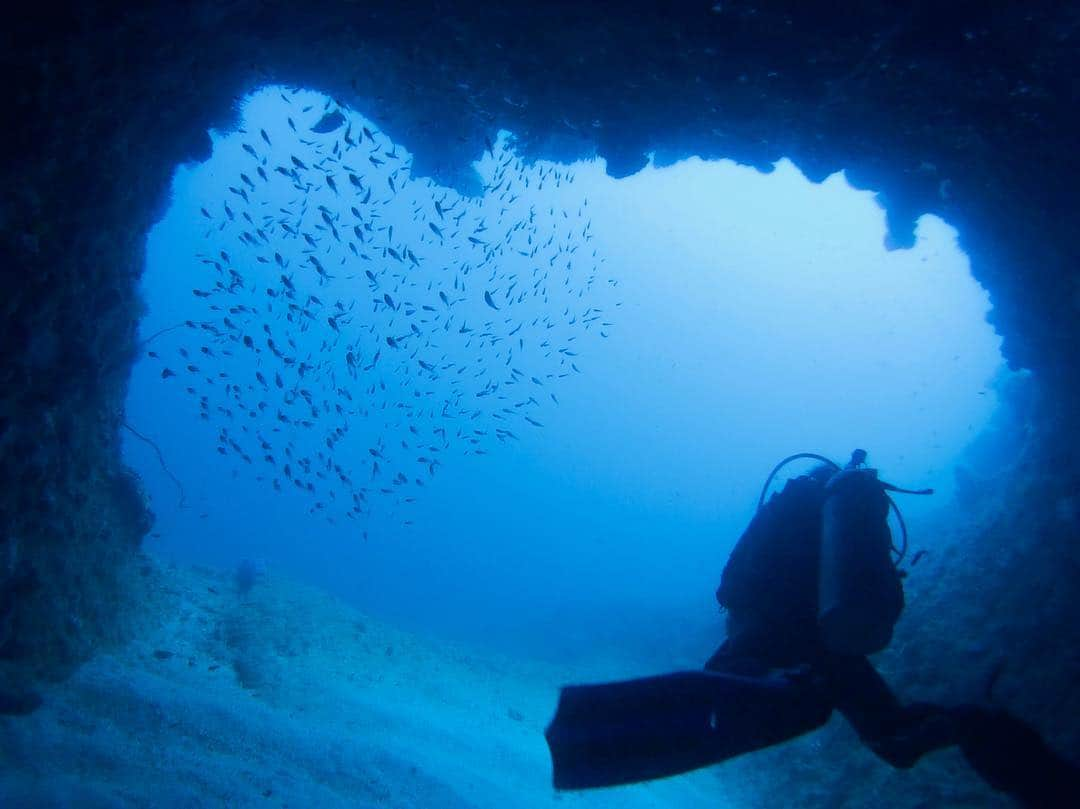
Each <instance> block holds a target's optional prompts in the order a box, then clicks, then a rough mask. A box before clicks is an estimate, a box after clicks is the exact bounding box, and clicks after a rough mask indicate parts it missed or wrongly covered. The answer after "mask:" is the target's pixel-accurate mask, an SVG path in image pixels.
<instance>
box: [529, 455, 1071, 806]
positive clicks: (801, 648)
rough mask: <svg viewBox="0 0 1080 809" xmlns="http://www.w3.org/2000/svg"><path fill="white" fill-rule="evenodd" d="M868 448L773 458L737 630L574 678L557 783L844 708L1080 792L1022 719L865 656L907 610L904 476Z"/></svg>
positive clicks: (743, 542)
mask: <svg viewBox="0 0 1080 809" xmlns="http://www.w3.org/2000/svg"><path fill="white" fill-rule="evenodd" d="M806 457H810V458H816V459H817V460H819V461H821V462H822V464H821V465H820V466H818V467H816V468H815V469H813V470H812V471H811V472H809V473H808V474H806V475H803V476H800V477H797V478H794V479H792V480H789V481H788V482H787V484H786V485H785V486H784V489H783V491H782V492H780V493H779V494H774V495H773V496H772V497H771V498H770V499H769V501H768V502H767V503H766V502H765V495H766V493H767V492H768V489H769V484H770V483H771V482H772V479H773V477H775V475H776V473H777V472H778V471H779V470H780V469H781V468H782V467H783V466H784V465H785V464H786V463H787V462H789V461H791V460H794V459H796V458H806ZM865 461H866V453H865V452H864V451H863V450H856V451H855V452H854V453H852V457H851V461H850V462H849V463H848V465H847V466H846V467H844V468H843V469H841V468H840V467H839V466H838V465H837V464H835V463H833V462H832V461H829V460H828V459H827V458H823V457H822V456H819V455H812V454H809V453H800V454H799V455H794V456H791V457H790V458H786V459H785V460H784V461H782V462H781V463H780V464H778V465H777V467H776V468H774V469H773V471H772V474H770V475H769V479H768V481H766V484H765V488H764V489H763V491H762V493H761V499H760V500H759V502H758V510H757V513H756V514H755V515H754V517H753V519H752V520H751V522H750V525H749V526H748V527H747V529H746V531H745V532H744V533H743V535H742V537H741V538H740V539H739V542H738V543H737V544H736V546H735V549H734V550H733V551H732V553H731V557H730V558H729V559H728V562H727V565H726V567H725V568H724V572H723V574H722V577H721V582H720V587H719V589H718V590H717V592H716V598H717V601H718V602H719V603H720V606H721V607H722V608H723V609H726V610H727V638H726V639H725V640H724V643H723V644H722V645H721V646H720V648H719V649H718V650H717V651H716V652H715V654H713V656H712V657H710V658H709V660H708V661H707V662H706V663H705V667H704V668H705V670H704V671H686V672H678V673H675V674H668V675H661V676H656V677H646V678H642V679H637V680H629V681H625V682H617V683H607V684H601V685H578V686H568V687H566V688H564V689H563V690H562V694H561V697H560V700H559V706H558V710H557V711H556V714H555V717H554V719H552V721H551V724H550V725H549V726H548V728H547V730H546V732H545V736H546V738H547V742H548V746H549V748H550V750H551V757H552V763H553V771H554V783H555V787H556V788H557V789H586V788H592V787H603V786H613V785H616V784H629V783H635V782H639V781H645V780H649V779H653V778H663V777H666V776H670V775H675V774H678V773H683V772H687V771H690V770H693V769H697V768H699V767H705V766H708V765H711V764H716V763H719V762H721V761H724V760H725V759H728V758H731V757H733V756H736V755H740V754H742V753H747V752H750V751H753V750H758V749H761V748H764V747H768V746H771V745H774V744H778V743H780V742H784V741H787V740H789V739H793V738H795V737H796V736H800V735H802V734H804V733H807V732H809V731H811V730H814V729H816V728H818V727H820V726H821V725H823V724H824V723H825V721H826V720H827V719H828V718H829V716H830V714H831V713H832V711H833V709H834V708H836V709H838V710H839V711H840V712H841V713H842V714H843V715H844V717H845V718H846V719H847V720H848V721H849V722H850V723H851V724H852V726H853V727H854V729H855V731H856V732H857V733H858V735H859V738H860V739H861V740H862V742H863V743H864V744H866V745H867V746H868V747H869V748H870V749H871V750H872V751H873V752H874V753H875V754H877V755H878V756H879V757H880V758H881V759H883V760H884V761H886V762H888V763H889V764H891V765H892V766H894V767H898V768H903V769H906V768H909V767H912V766H913V765H914V764H915V763H916V762H917V761H918V760H919V759H920V758H921V757H922V756H923V755H925V754H926V753H929V752H931V751H933V750H937V749H940V748H943V747H948V746H952V745H958V746H959V747H960V749H961V750H962V751H963V754H964V756H965V757H966V759H967V761H968V763H969V764H970V765H971V766H972V768H973V769H974V770H975V772H977V773H978V774H979V775H980V776H981V777H982V778H983V779H984V780H985V781H986V782H987V783H989V784H990V785H991V786H992V787H993V788H995V789H997V790H1000V791H1002V792H1005V793H1007V794H1009V795H1010V796H1012V797H1013V798H1014V799H1016V800H1018V801H1020V802H1021V803H1022V804H1023V805H1025V806H1031V807H1066V806H1067V807H1074V806H1080V768H1077V767H1076V766H1075V765H1073V764H1072V763H1070V762H1068V761H1067V760H1065V759H1064V758H1062V757H1060V756H1058V755H1057V754H1056V753H1054V752H1053V751H1051V750H1050V748H1049V747H1048V746H1047V745H1046V744H1045V742H1044V741H1043V740H1042V738H1041V737H1040V735H1039V734H1038V732H1037V731H1035V730H1034V729H1033V728H1032V727H1030V726H1029V725H1027V724H1026V723H1025V722H1023V721H1021V720H1020V719H1017V718H1015V717H1013V716H1012V715H1010V714H1009V713H1007V712H1006V711H1004V710H1001V709H999V708H996V707H991V706H986V705H979V704H966V705H960V706H958V707H952V708H949V707H944V706H940V705H934V704H929V703H912V704H909V705H902V704H901V703H900V702H899V701H898V700H897V698H896V697H895V696H894V695H893V693H892V692H891V691H890V690H889V687H888V686H887V685H886V684H885V681H884V680H883V679H882V678H881V676H880V675H879V674H878V672H877V671H876V670H875V669H874V667H873V666H872V665H871V664H870V662H869V661H868V660H867V658H866V655H868V654H872V653H874V652H878V651H881V650H882V649H884V648H885V647H886V646H887V645H888V643H889V641H890V640H891V639H892V631H893V625H894V624H895V623H896V620H897V618H898V617H899V615H900V612H901V610H902V609H903V604H904V595H903V588H902V583H901V573H900V571H899V570H898V568H897V565H898V564H899V561H900V559H902V557H903V552H904V551H905V550H906V545H907V536H906V529H905V528H904V526H903V521H902V520H901V521H900V527H901V532H902V534H903V542H902V543H901V547H900V549H895V548H893V543H892V535H891V533H890V530H889V526H888V522H887V518H888V514H889V509H890V507H893V508H895V504H893V502H892V500H891V498H890V497H889V495H888V494H887V492H889V491H901V492H903V491H907V490H904V489H898V488H896V487H895V486H891V485H889V484H887V483H883V482H882V481H880V480H878V477H877V470H875V469H870V468H867V467H866V466H865ZM908 493H913V494H928V493H930V490H923V491H921V492H908ZM897 515H898V516H899V512H897ZM894 550H895V551H896V552H897V553H898V555H899V557H900V558H899V559H897V560H896V561H894V560H893V558H892V553H893V551H894ZM996 673H998V672H996ZM996 673H995V674H996Z"/></svg>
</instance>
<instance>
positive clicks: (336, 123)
mask: <svg viewBox="0 0 1080 809" xmlns="http://www.w3.org/2000/svg"><path fill="white" fill-rule="evenodd" d="M344 123H345V116H344V115H342V114H341V112H340V111H339V110H334V111H333V112H328V113H326V115H324V116H323V117H322V118H320V119H319V122H318V123H317V124H315V126H313V127H311V131H312V132H316V133H318V134H320V135H325V134H327V133H328V132H333V131H334V130H335V129H340V128H341V126H342V125H343V124H344Z"/></svg>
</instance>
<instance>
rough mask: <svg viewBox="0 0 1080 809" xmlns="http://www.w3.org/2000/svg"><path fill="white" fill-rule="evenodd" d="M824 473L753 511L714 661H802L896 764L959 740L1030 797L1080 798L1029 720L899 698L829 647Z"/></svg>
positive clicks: (715, 667)
mask: <svg viewBox="0 0 1080 809" xmlns="http://www.w3.org/2000/svg"><path fill="white" fill-rule="evenodd" d="M824 498H825V489H824V480H823V476H821V475H819V476H816V477H815V476H807V477H802V478H796V479H794V480H791V481H789V482H788V484H787V485H786V486H785V487H784V490H783V491H782V492H781V493H780V494H778V495H774V496H773V497H772V498H771V499H770V500H769V502H768V503H766V504H765V505H764V506H763V507H762V508H761V509H759V511H758V512H757V514H756V515H755V516H754V519H753V520H752V521H751V523H750V525H749V526H748V528H747V529H746V532H745V533H744V534H743V536H742V537H741V538H740V540H739V542H738V544H737V545H736V547H735V550H734V551H733V552H732V554H731V557H730V559H729V560H728V564H727V566H726V567H725V569H724V573H723V576H722V578H721V583H720V587H719V588H718V590H717V593H716V597H717V601H719V603H720V604H721V606H722V607H724V608H725V609H726V610H727V613H728V614H727V624H728V636H727V638H726V640H725V641H724V643H723V645H722V646H721V647H720V648H719V649H718V650H717V651H716V653H715V654H713V656H712V657H711V658H709V660H708V661H707V662H706V664H705V668H706V669H707V670H709V671H715V672H723V673H729V674H738V675H743V676H747V675H749V676H764V675H765V674H766V673H768V672H769V671H770V670H776V669H782V670H799V669H803V670H804V672H805V674H804V675H803V676H804V678H805V677H809V678H812V680H813V681H814V682H815V683H816V685H817V689H818V690H819V691H820V693H821V694H822V695H823V697H824V699H825V700H826V701H827V702H828V704H830V705H832V706H833V707H835V708H836V709H837V710H839V711H840V712H841V713H842V714H843V715H844V717H845V718H846V719H847V720H848V721H849V722H850V723H851V724H852V726H853V727H854V729H855V731H856V732H857V733H858V735H859V738H860V739H862V741H863V742H864V743H865V744H866V745H867V746H868V747H869V748H870V749H871V750H873V751H874V752H875V753H876V754H877V755H878V756H880V757H881V758H882V759H884V760H885V761H887V762H888V763H889V764H891V765H893V766H895V767H904V768H906V767H911V766H912V765H914V764H915V762H916V761H918V759H919V758H920V757H921V756H923V755H924V754H926V753H928V752H930V751H932V750H936V749H939V748H941V747H946V746H949V745H954V744H956V745H960V746H961V749H962V750H963V751H964V753H965V755H966V757H967V759H968V761H969V762H970V763H971V764H972V766H973V767H974V768H975V769H976V771H977V772H978V773H979V774H980V775H981V776H982V777H983V778H984V779H986V780H987V781H988V782H989V783H990V784H991V785H993V786H994V787H996V788H997V789H1001V790H1004V791H1006V792H1009V793H1010V794H1012V795H1013V796H1014V797H1016V798H1018V799H1019V800H1021V801H1022V802H1024V803H1025V804H1027V805H1029V806H1037V807H1043V806H1045V807H1057V806H1062V807H1064V806H1070V807H1071V806H1080V773H1078V771H1077V769H1076V768H1075V767H1073V766H1072V765H1070V764H1069V763H1068V762H1067V761H1065V760H1064V759H1062V758H1060V757H1058V756H1056V755H1055V754H1054V753H1053V752H1052V751H1050V750H1049V748H1047V747H1046V745H1045V744H1044V743H1043V742H1042V740H1041V738H1040V737H1039V735H1038V734H1037V733H1036V732H1035V731H1034V730H1033V729H1031V728H1030V727H1029V726H1028V725H1026V724H1025V723H1023V722H1021V721H1020V720H1018V719H1015V718H1014V717H1012V716H1010V715H1009V714H1007V713H1005V712H1004V711H1001V710H997V709H992V708H986V707H982V706H976V705H966V706H960V707H957V708H946V707H943V706H938V705H931V704H926V703H912V704H908V705H902V704H901V703H900V702H899V700H897V698H896V696H895V695H894V694H893V693H892V691H891V690H890V689H889V687H888V685H886V683H885V681H884V680H883V679H882V678H881V675H880V674H878V672H877V671H876V670H875V669H874V667H873V666H872V665H871V664H870V661H869V660H867V658H866V657H864V656H849V655H841V654H837V653H835V652H832V651H830V650H828V649H827V648H825V646H824V644H823V643H822V641H821V639H820V635H819V632H818V629H817V576H818V560H819V553H820V534H821V508H822V504H823V502H824Z"/></svg>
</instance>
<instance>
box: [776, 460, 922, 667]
mask: <svg viewBox="0 0 1080 809" xmlns="http://www.w3.org/2000/svg"><path fill="white" fill-rule="evenodd" d="M796 457H812V458H817V459H819V460H822V461H825V462H827V463H828V464H829V465H831V466H832V467H833V468H834V469H836V470H837V471H836V472H835V473H834V474H833V475H832V476H831V477H830V478H829V480H828V482H827V483H826V484H825V489H824V503H823V505H822V515H821V517H822V519H821V548H820V557H819V562H818V594H817V596H818V597H817V621H818V629H819V631H820V635H821V640H822V642H823V643H824V645H825V647H826V648H828V649H829V650H830V651H832V652H836V653H838V654H846V655H867V654H872V653H874V652H879V651H881V650H882V649H884V648H885V647H886V646H888V644H889V641H890V640H892V632H893V627H894V626H895V624H896V621H897V619H898V618H899V617H900V612H901V610H903V608H904V590H903V585H902V583H901V575H900V572H899V570H898V565H899V564H900V561H901V560H902V559H903V556H904V553H905V552H906V550H907V528H906V527H905V526H904V521H903V518H902V517H901V516H900V510H899V509H897V508H896V504H895V503H894V502H893V501H892V498H891V497H889V495H888V494H887V492H888V491H899V492H905V493H908V494H931V493H933V490H932V489H922V490H919V491H911V490H908V489H900V488H897V487H896V486H892V485H890V484H888V483H884V482H883V481H881V480H878V476H877V470H876V469H870V468H868V467H866V466H865V461H866V452H865V451H864V450H861V449H857V450H855V451H854V452H853V453H852V454H851V461H850V462H849V463H848V465H847V466H846V467H844V468H843V469H841V468H840V467H839V465H837V464H835V463H833V462H832V461H829V460H828V459H827V458H823V457H822V456H819V455H811V454H809V453H800V454H799V455H797V456H791V458H787V459H785V460H784V461H783V462H781V464H780V465H778V466H777V467H776V468H775V469H774V470H773V474H772V475H770V476H769V482H771V481H772V478H773V476H774V475H775V474H776V472H777V471H779V469H780V467H781V466H783V465H784V464H786V463H787V462H788V461H789V460H791V459H792V458H796ZM767 487H768V483H766V488H767ZM764 495H765V492H762V501H763V500H764ZM890 507H891V508H893V509H894V510H895V511H896V516H897V519H898V521H899V524H900V530H901V535H902V537H903V541H902V543H901V547H900V548H899V549H897V548H895V547H894V546H893V542H892V534H891V532H890V530H889V523H888V517H889V508H890ZM893 552H895V553H896V554H897V559H896V560H895V561H894V560H893V558H892V554H893Z"/></svg>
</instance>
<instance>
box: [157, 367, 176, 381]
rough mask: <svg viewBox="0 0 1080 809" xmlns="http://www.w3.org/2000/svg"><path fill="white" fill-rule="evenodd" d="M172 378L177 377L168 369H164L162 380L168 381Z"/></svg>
mask: <svg viewBox="0 0 1080 809" xmlns="http://www.w3.org/2000/svg"><path fill="white" fill-rule="evenodd" d="M170 376H176V374H175V373H173V372H172V371H170V370H169V369H168V368H163V369H162V371H161V378H162V379H168V378H169V377H170Z"/></svg>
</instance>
